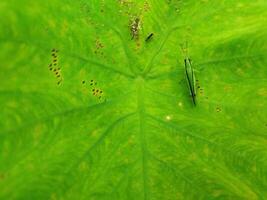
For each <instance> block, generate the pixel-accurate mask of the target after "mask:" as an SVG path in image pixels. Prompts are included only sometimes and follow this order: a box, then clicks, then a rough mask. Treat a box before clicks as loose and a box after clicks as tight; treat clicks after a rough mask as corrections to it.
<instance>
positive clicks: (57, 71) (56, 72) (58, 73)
mask: <svg viewBox="0 0 267 200" xmlns="http://www.w3.org/2000/svg"><path fill="white" fill-rule="evenodd" d="M58 52H59V50H57V49H55V48H54V49H52V50H51V60H52V61H51V63H50V64H49V66H48V67H49V70H50V71H51V72H52V73H53V74H54V76H55V78H56V79H57V84H58V85H59V84H60V83H61V82H62V76H61V68H60V67H59V66H58Z"/></svg>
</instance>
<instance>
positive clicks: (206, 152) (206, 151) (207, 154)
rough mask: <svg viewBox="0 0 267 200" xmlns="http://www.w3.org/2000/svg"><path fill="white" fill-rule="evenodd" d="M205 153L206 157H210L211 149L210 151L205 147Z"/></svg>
mask: <svg viewBox="0 0 267 200" xmlns="http://www.w3.org/2000/svg"><path fill="white" fill-rule="evenodd" d="M203 152H204V154H205V155H206V156H209V154H210V149H209V148H208V147H205V148H204V149H203Z"/></svg>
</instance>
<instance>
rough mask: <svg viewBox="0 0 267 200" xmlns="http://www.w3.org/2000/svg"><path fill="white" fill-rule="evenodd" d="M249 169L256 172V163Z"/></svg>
mask: <svg viewBox="0 0 267 200" xmlns="http://www.w3.org/2000/svg"><path fill="white" fill-rule="evenodd" d="M251 170H252V171H253V172H255V173H256V172H257V166H256V165H253V166H252V168H251Z"/></svg>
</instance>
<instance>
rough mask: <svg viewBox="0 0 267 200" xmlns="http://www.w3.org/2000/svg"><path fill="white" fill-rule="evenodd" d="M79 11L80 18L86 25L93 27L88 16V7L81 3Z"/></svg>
mask: <svg viewBox="0 0 267 200" xmlns="http://www.w3.org/2000/svg"><path fill="white" fill-rule="evenodd" d="M80 10H81V13H82V18H84V19H85V21H86V23H87V24H88V25H94V23H93V21H92V19H91V16H90V7H89V5H88V4H87V3H81V5H80Z"/></svg>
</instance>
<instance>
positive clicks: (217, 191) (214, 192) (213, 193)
mask: <svg viewBox="0 0 267 200" xmlns="http://www.w3.org/2000/svg"><path fill="white" fill-rule="evenodd" d="M212 195H213V196H214V197H219V196H220V195H222V191H221V190H214V191H213V192H212Z"/></svg>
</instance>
